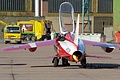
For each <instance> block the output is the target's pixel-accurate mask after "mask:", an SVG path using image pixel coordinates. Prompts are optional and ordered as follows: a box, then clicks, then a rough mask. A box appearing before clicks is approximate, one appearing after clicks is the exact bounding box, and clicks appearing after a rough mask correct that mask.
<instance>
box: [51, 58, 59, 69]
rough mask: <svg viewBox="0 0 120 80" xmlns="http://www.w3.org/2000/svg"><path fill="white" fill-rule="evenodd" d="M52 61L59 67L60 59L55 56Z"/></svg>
mask: <svg viewBox="0 0 120 80" xmlns="http://www.w3.org/2000/svg"><path fill="white" fill-rule="evenodd" d="M52 63H54V67H57V66H58V64H59V59H58V58H57V57H54V58H53V60H52Z"/></svg>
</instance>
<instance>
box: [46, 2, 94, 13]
mask: <svg viewBox="0 0 120 80" xmlns="http://www.w3.org/2000/svg"><path fill="white" fill-rule="evenodd" d="M63 1H67V2H70V3H71V4H72V5H73V8H74V11H75V12H82V0H48V10H49V12H59V6H60V4H61V3H62V2H63ZM88 1H89V5H88V6H89V12H91V11H92V10H91V9H92V0H88Z"/></svg>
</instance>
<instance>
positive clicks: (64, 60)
mask: <svg viewBox="0 0 120 80" xmlns="http://www.w3.org/2000/svg"><path fill="white" fill-rule="evenodd" d="M62 65H63V66H70V63H69V62H68V60H67V59H65V58H62Z"/></svg>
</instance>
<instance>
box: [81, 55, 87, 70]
mask: <svg viewBox="0 0 120 80" xmlns="http://www.w3.org/2000/svg"><path fill="white" fill-rule="evenodd" d="M81 65H82V67H83V68H86V66H87V65H86V57H85V58H84V59H83V60H81Z"/></svg>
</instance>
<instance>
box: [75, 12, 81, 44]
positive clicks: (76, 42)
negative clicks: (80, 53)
mask: <svg viewBox="0 0 120 80" xmlns="http://www.w3.org/2000/svg"><path fill="white" fill-rule="evenodd" d="M79 21H80V14H78V17H77V22H76V29H75V34H74V36H75V38H74V42H75V44H76V45H78V37H79Z"/></svg>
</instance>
